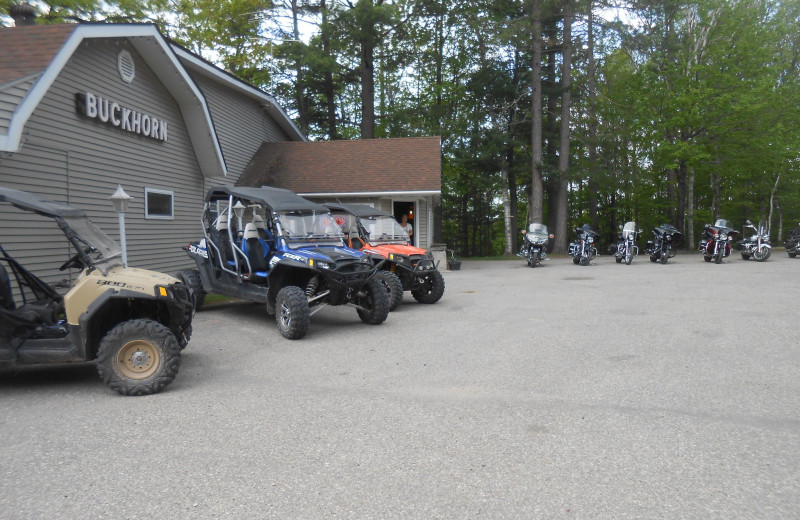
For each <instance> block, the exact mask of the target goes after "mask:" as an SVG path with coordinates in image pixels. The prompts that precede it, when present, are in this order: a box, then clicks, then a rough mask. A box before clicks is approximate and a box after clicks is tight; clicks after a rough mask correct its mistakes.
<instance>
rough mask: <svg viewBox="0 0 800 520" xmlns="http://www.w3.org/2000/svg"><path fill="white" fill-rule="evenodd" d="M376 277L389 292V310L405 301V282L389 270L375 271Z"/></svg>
mask: <svg viewBox="0 0 800 520" xmlns="http://www.w3.org/2000/svg"><path fill="white" fill-rule="evenodd" d="M375 278H377V279H378V281H379V282H381V283H382V284H383V286H384V288H385V289H386V292H387V293H389V311H393V310H395V309H396V308H398V307H399V306H400V304H401V303H403V282H401V281H400V278H398V276H397V275H396V274H394V273H392V272H389V271H378V272H377V273H375Z"/></svg>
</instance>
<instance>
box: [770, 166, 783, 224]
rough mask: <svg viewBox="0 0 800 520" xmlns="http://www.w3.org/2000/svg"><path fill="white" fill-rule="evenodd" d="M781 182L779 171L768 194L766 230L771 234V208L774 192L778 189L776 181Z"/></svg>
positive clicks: (773, 201)
mask: <svg viewBox="0 0 800 520" xmlns="http://www.w3.org/2000/svg"><path fill="white" fill-rule="evenodd" d="M779 182H781V172H778V176H777V177H776V178H775V184H774V185H773V186H772V191H771V192H770V194H769V218H767V231H768V232H769V234H770V235H772V210H773V208H774V207H775V192H776V191H778V183H779Z"/></svg>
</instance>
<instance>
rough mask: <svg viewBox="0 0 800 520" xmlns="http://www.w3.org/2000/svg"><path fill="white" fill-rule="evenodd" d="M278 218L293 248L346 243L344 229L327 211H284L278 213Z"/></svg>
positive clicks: (283, 232) (284, 235)
mask: <svg viewBox="0 0 800 520" xmlns="http://www.w3.org/2000/svg"><path fill="white" fill-rule="evenodd" d="M276 220H277V221H278V223H279V224H280V229H281V236H283V238H284V239H286V245H287V246H289V247H291V248H298V247H307V246H321V245H335V246H341V245H344V238H343V236H342V230H341V228H340V227H339V226H338V225H337V224H336V222H335V221H334V218H333V216H332V215H331V214H330V213H329V212H327V211H283V212H279V213H277V214H276Z"/></svg>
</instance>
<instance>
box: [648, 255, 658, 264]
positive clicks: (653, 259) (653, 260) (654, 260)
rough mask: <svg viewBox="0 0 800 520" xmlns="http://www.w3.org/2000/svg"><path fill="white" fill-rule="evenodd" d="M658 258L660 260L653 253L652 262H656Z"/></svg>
mask: <svg viewBox="0 0 800 520" xmlns="http://www.w3.org/2000/svg"><path fill="white" fill-rule="evenodd" d="M657 260H658V258H656V257H655V256H653V255H650V261H651V262H653V263H656V261H657Z"/></svg>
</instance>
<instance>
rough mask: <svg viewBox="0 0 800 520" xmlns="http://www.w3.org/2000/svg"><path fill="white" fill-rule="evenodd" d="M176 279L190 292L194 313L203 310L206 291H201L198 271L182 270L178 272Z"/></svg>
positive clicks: (201, 283)
mask: <svg viewBox="0 0 800 520" xmlns="http://www.w3.org/2000/svg"><path fill="white" fill-rule="evenodd" d="M177 278H178V279H179V280H181V281H183V283H185V284H186V285H188V286H189V289H190V290H191V291H192V303H193V304H194V311H195V312H197V311H199V310H200V309H202V308H203V304H204V303H205V301H206V290H205V289H203V280H202V279H201V278H200V271H198V270H197V269H183V270H182V271H178V275H177Z"/></svg>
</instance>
